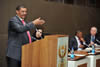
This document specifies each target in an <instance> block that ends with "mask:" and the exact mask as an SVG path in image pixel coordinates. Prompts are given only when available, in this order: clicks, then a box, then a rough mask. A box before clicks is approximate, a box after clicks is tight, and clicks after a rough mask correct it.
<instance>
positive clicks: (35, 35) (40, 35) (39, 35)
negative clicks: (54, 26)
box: [32, 28, 44, 41]
mask: <svg viewBox="0 0 100 67" xmlns="http://www.w3.org/2000/svg"><path fill="white" fill-rule="evenodd" d="M32 36H33V41H36V40H40V39H42V38H44V35H43V30H42V29H40V28H39V29H36V30H35V32H34V33H33V35H32Z"/></svg>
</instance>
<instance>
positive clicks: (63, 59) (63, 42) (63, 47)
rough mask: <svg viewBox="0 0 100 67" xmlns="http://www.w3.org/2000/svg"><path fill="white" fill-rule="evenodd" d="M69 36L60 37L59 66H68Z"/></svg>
mask: <svg viewBox="0 0 100 67" xmlns="http://www.w3.org/2000/svg"><path fill="white" fill-rule="evenodd" d="M67 54H68V37H60V38H58V45H57V67H67V63H68V62H67Z"/></svg>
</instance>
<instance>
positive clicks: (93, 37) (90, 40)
mask: <svg viewBox="0 0 100 67" xmlns="http://www.w3.org/2000/svg"><path fill="white" fill-rule="evenodd" d="M84 39H85V41H86V44H87V45H88V46H92V45H95V46H96V45H100V36H99V35H98V34H97V28H96V27H91V29H90V34H88V35H86V36H85V38H84Z"/></svg>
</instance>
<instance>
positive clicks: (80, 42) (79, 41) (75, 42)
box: [69, 31, 85, 50]
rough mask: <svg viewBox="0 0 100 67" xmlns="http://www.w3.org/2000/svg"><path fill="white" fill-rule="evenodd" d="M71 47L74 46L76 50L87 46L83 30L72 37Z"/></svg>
mask: <svg viewBox="0 0 100 67" xmlns="http://www.w3.org/2000/svg"><path fill="white" fill-rule="evenodd" d="M69 48H70V50H71V49H72V48H74V50H82V49H84V48H85V41H84V39H83V36H82V32H81V31H77V32H76V33H75V36H74V37H72V38H71V39H70V43H69Z"/></svg>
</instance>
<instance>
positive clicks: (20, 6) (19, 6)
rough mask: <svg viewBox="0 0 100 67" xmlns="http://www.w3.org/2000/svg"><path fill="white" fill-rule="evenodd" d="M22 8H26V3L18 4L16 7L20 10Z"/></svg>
mask: <svg viewBox="0 0 100 67" xmlns="http://www.w3.org/2000/svg"><path fill="white" fill-rule="evenodd" d="M21 8H26V7H25V6H24V5H18V6H17V7H16V10H20V9H21Z"/></svg>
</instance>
